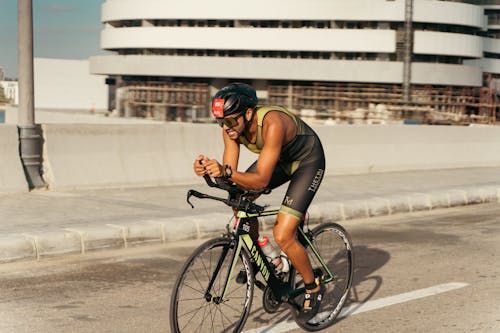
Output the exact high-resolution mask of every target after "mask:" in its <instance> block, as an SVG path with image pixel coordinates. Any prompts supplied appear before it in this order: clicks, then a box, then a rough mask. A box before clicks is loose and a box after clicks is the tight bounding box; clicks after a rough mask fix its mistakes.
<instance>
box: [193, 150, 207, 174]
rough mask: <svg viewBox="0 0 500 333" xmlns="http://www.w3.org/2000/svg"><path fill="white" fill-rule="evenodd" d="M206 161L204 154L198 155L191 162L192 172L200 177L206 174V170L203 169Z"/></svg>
mask: <svg viewBox="0 0 500 333" xmlns="http://www.w3.org/2000/svg"><path fill="white" fill-rule="evenodd" d="M207 161H208V158H207V157H206V156H204V155H199V156H198V157H197V158H196V159H195V160H194V163H193V169H194V173H195V174H196V175H198V176H200V177H202V176H205V175H206V174H207V170H206V169H205V163H206V162H207Z"/></svg>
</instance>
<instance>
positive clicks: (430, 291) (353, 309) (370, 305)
mask: <svg viewBox="0 0 500 333" xmlns="http://www.w3.org/2000/svg"><path fill="white" fill-rule="evenodd" d="M468 285H469V284H468V283H463V282H450V283H445V284H439V285H436V286H433V287H429V288H424V289H418V290H414V291H410V292H407V293H403V294H399V295H394V296H389V297H384V298H380V299H376V300H373V301H368V302H366V303H354V304H351V305H350V306H348V307H346V308H344V309H343V310H342V312H341V313H340V315H339V318H341V317H347V316H352V315H355V314H358V313H362V312H367V311H371V310H376V309H380V308H383V307H386V306H391V305H395V304H400V303H405V302H409V301H412V300H415V299H419V298H424V297H429V296H433V295H437V294H442V293H445V292H448V291H451V290H455V289H460V288H464V287H466V286H468ZM297 328H299V327H298V326H297V324H296V323H295V322H294V321H286V322H282V323H278V324H275V325H269V326H264V327H259V328H254V329H251V330H249V331H245V332H243V333H265V332H266V333H267V332H272V333H280V332H287V331H291V330H294V329H297Z"/></svg>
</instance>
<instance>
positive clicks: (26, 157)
mask: <svg viewBox="0 0 500 333" xmlns="http://www.w3.org/2000/svg"><path fill="white" fill-rule="evenodd" d="M17 5H18V62H19V111H18V123H17V125H18V130H19V153H20V155H21V162H22V164H23V168H24V173H25V175H26V179H27V181H28V185H29V188H30V189H33V188H40V187H45V182H44V181H43V179H42V177H41V152H42V138H41V135H40V134H41V130H40V126H37V125H35V108H34V83H33V81H34V80H33V5H32V0H18V2H17Z"/></svg>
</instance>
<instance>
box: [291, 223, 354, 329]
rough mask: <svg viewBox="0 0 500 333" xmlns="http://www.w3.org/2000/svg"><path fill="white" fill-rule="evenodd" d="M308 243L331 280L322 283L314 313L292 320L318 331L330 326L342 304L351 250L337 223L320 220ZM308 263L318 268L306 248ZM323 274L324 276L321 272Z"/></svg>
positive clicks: (350, 276) (351, 268) (350, 270)
mask: <svg viewBox="0 0 500 333" xmlns="http://www.w3.org/2000/svg"><path fill="white" fill-rule="evenodd" d="M312 242H313V244H314V246H315V247H316V249H317V250H318V252H319V254H320V256H321V257H322V258H323V260H324V262H325V263H326V266H327V267H328V269H329V270H330V272H331V273H332V275H333V277H334V280H333V281H332V282H327V283H325V284H324V286H325V293H324V294H323V300H322V302H321V305H320V309H319V311H318V314H317V315H316V316H315V317H314V318H312V319H311V320H309V321H307V322H303V321H300V320H296V323H297V325H299V327H301V328H302V329H304V330H306V331H311V332H313V331H319V330H322V329H325V328H326V327H328V326H331V325H333V323H334V322H335V319H336V318H337V317H338V315H339V314H340V311H341V309H342V307H343V306H344V304H345V302H346V300H347V297H348V295H349V290H350V288H351V285H352V279H353V273H354V252H353V244H352V241H351V237H350V236H349V234H348V233H347V231H346V230H345V229H344V228H343V227H342V226H341V225H339V224H337V223H324V224H321V225H319V226H317V227H316V228H314V229H313V230H312ZM307 251H308V254H309V258H310V260H311V265H312V267H313V270H314V269H318V268H321V267H322V265H321V264H320V262H319V260H318V259H317V258H316V256H315V255H314V253H313V252H312V250H311V248H310V247H308V248H307ZM322 273H323V276H325V275H327V274H326V272H324V271H323V272H322Z"/></svg>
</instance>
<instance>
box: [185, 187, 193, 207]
mask: <svg viewBox="0 0 500 333" xmlns="http://www.w3.org/2000/svg"><path fill="white" fill-rule="evenodd" d="M192 195H193V190H189V191H188V193H187V198H186V201H187V203H188V204H189V205H190V206H191V208H192V209H194V205H193V204H192V203H191V201H190V200H189V199H191V196H192Z"/></svg>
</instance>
